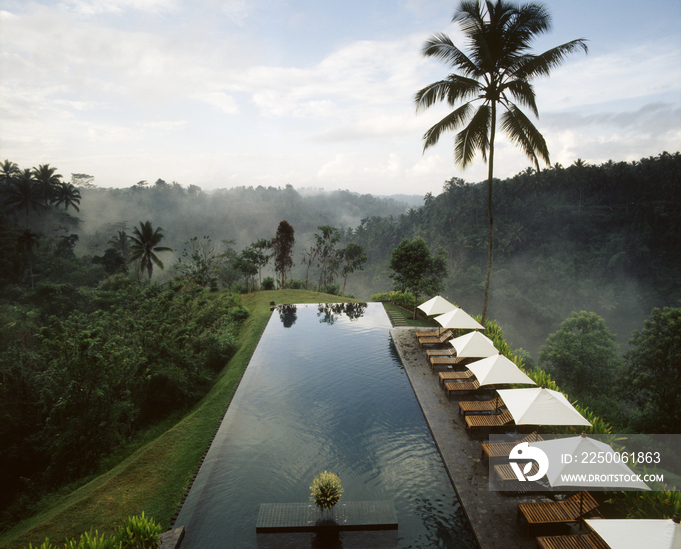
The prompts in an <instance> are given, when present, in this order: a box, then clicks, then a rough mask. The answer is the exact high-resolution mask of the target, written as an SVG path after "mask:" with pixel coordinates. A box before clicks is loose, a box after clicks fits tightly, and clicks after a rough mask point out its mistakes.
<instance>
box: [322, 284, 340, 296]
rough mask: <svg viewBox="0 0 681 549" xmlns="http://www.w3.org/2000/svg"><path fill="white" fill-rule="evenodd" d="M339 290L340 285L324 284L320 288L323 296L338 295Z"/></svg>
mask: <svg viewBox="0 0 681 549" xmlns="http://www.w3.org/2000/svg"><path fill="white" fill-rule="evenodd" d="M339 290H340V284H325V285H324V286H322V293H325V294H331V295H338V292H339Z"/></svg>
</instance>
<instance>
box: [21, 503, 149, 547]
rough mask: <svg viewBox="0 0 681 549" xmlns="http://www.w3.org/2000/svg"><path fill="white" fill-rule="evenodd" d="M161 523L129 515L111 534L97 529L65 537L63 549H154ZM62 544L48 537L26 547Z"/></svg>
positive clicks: (141, 516) (142, 516)
mask: <svg viewBox="0 0 681 549" xmlns="http://www.w3.org/2000/svg"><path fill="white" fill-rule="evenodd" d="M160 534H161V525H160V524H158V523H157V522H156V521H155V520H154V519H153V518H149V517H145V516H144V512H142V514H141V515H140V516H135V517H129V518H128V519H127V520H126V521H125V522H124V523H123V525H122V526H119V527H118V529H117V530H116V532H115V533H114V534H113V536H107V535H106V534H102V535H101V536H100V535H99V532H98V531H97V530H95V531H94V533H93V531H92V529H90V531H89V532H84V533H83V534H81V536H80V538H78V539H76V538H72V539H67V540H66V541H65V542H64V544H63V546H64V549H155V548H156V547H158V544H159V535H160ZM61 545H62V544H59V545H53V544H52V543H50V540H49V538H45V541H44V542H43V543H42V544H40V545H39V546H36V547H33V545H31V544H30V543H29V544H28V548H27V549H57V548H58V547H60V546H61Z"/></svg>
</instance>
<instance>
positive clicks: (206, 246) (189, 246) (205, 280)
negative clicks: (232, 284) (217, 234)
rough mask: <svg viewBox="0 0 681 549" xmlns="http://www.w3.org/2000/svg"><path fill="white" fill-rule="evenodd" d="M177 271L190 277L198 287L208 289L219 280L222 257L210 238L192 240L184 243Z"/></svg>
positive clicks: (194, 238) (178, 259)
mask: <svg viewBox="0 0 681 549" xmlns="http://www.w3.org/2000/svg"><path fill="white" fill-rule="evenodd" d="M177 263H178V266H177V270H178V271H180V272H181V273H182V274H184V275H186V276H189V277H190V278H192V280H194V281H195V282H196V283H197V284H198V285H200V286H203V287H208V286H210V285H211V282H213V281H216V280H217V275H218V270H219V268H220V264H221V263H222V257H221V256H220V254H218V253H217V251H216V250H215V246H214V244H213V242H212V240H211V239H210V236H205V235H204V236H203V237H202V238H201V240H199V237H198V236H195V237H193V238H190V239H189V240H188V241H187V242H185V243H184V249H183V250H182V254H181V257H178V258H177Z"/></svg>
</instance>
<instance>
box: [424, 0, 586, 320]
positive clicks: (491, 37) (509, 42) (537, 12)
mask: <svg viewBox="0 0 681 549" xmlns="http://www.w3.org/2000/svg"><path fill="white" fill-rule="evenodd" d="M452 22H457V23H459V24H460V26H461V30H462V31H463V33H464V35H465V36H466V38H467V39H468V47H469V49H470V54H468V55H466V54H465V53H464V52H463V51H461V50H460V49H459V48H458V47H456V46H455V45H454V43H453V42H452V41H451V39H450V38H449V37H448V36H447V35H445V34H436V35H434V36H432V37H431V38H430V39H429V40H428V41H427V42H426V44H425V45H424V47H423V55H425V56H426V57H434V58H436V59H438V60H440V61H442V62H444V63H446V64H447V65H449V66H450V67H452V68H453V69H455V70H458V72H459V74H455V73H453V74H450V75H449V76H448V77H447V78H446V79H444V80H440V81H438V82H434V83H433V84H430V85H428V86H426V87H425V88H423V89H421V90H419V91H418V92H417V93H416V95H415V97H414V101H415V103H416V110H417V111H422V110H425V109H427V108H428V107H430V106H431V105H433V104H435V103H437V102H439V101H446V102H447V104H448V105H450V106H451V107H455V106H456V105H457V104H459V103H462V104H461V105H460V106H459V107H458V108H456V109H455V110H453V111H452V112H451V113H449V114H448V115H447V116H445V117H444V118H443V119H442V120H440V121H439V122H438V123H437V124H435V125H434V126H433V127H431V128H430V129H429V130H428V131H427V132H426V133H425V135H424V136H423V139H424V141H425V144H424V147H423V149H424V151H425V150H426V149H428V148H429V147H431V146H433V145H435V144H436V143H437V142H438V140H439V139H440V135H441V134H442V132H444V131H450V130H456V129H458V128H460V127H461V126H463V125H465V127H464V128H463V129H462V130H461V131H460V132H459V133H458V134H457V135H456V137H455V138H454V161H455V163H456V164H457V165H458V166H460V167H461V168H462V169H463V168H465V167H466V166H468V164H470V162H471V161H472V160H473V158H474V156H475V154H476V153H477V152H480V154H481V155H482V158H483V160H484V161H486V162H487V168H488V177H487V215H488V219H489V231H488V242H487V273H486V275H485V292H484V298H483V307H482V324H483V325H484V324H485V321H486V320H487V310H488V306H489V288H490V281H491V276H492V260H493V248H494V216H493V211H492V181H493V178H494V141H495V138H496V130H497V109H498V108H501V109H503V110H504V112H503V114H502V115H501V120H500V122H501V129H502V130H503V131H504V132H505V133H506V135H507V136H508V138H509V139H510V140H511V142H513V143H515V144H516V145H517V146H518V147H520V148H521V149H522V151H523V152H524V153H525V154H526V155H527V157H528V158H529V159H530V160H531V161H532V162H533V163H534V164H535V165H536V166H537V169H539V158H541V159H542V160H543V161H544V162H546V164H547V165H550V162H549V151H548V148H547V146H546V141H545V140H544V137H543V136H542V135H541V133H539V131H538V130H537V128H536V127H535V126H534V124H533V123H532V122H531V121H530V119H529V118H527V116H526V115H525V114H524V113H523V112H522V111H521V109H520V107H519V106H518V104H520V106H523V107H527V108H529V109H530V110H531V111H532V113H533V114H534V115H535V116H538V115H539V112H538V110H537V105H536V103H535V93H534V88H533V87H532V85H531V84H530V81H531V80H532V79H534V78H536V77H538V76H548V75H549V73H550V71H551V69H553V68H555V67H557V66H559V65H560V64H561V63H562V62H563V60H564V59H565V57H566V55H568V54H570V53H572V52H573V51H575V50H577V49H579V48H582V49H583V50H584V51H585V52H586V51H587V47H586V43H585V40H584V39H578V40H572V41H571V42H567V43H565V44H562V45H560V46H557V47H555V48H552V49H550V50H547V51H546V52H544V53H542V54H540V55H533V54H531V53H529V48H530V44H531V42H532V41H533V40H534V39H535V38H536V37H537V36H538V35H540V34H543V33H545V32H547V31H548V30H550V27H551V20H550V16H549V13H548V11H547V10H546V8H545V7H544V6H542V5H541V4H534V3H532V4H526V5H523V6H516V5H514V4H510V3H507V2H505V1H503V0H497V1H496V2H492V1H491V0H487V1H485V2H482V1H480V2H478V1H477V0H463V1H462V2H461V4H460V5H459V8H458V10H457V11H456V12H455V13H454V17H453V19H452ZM475 101H481V102H482V104H481V105H480V106H479V107H478V108H477V109H475V108H474V107H473V103H474V102H475ZM516 103H518V104H516Z"/></svg>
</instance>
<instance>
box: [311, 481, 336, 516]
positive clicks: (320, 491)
mask: <svg viewBox="0 0 681 549" xmlns="http://www.w3.org/2000/svg"><path fill="white" fill-rule="evenodd" d="M310 490H311V493H310V501H313V502H314V503H315V504H316V505H317V507H319V509H321V511H322V513H323V512H324V510H326V509H332V508H333V506H334V505H336V503H338V502H339V501H340V498H341V496H342V495H343V486H342V485H341V481H340V479H339V478H338V476H337V475H335V474H333V473H331V472H329V471H323V472H321V473H319V474H318V475H317V476H315V477H314V480H313V481H312V486H310Z"/></svg>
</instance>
